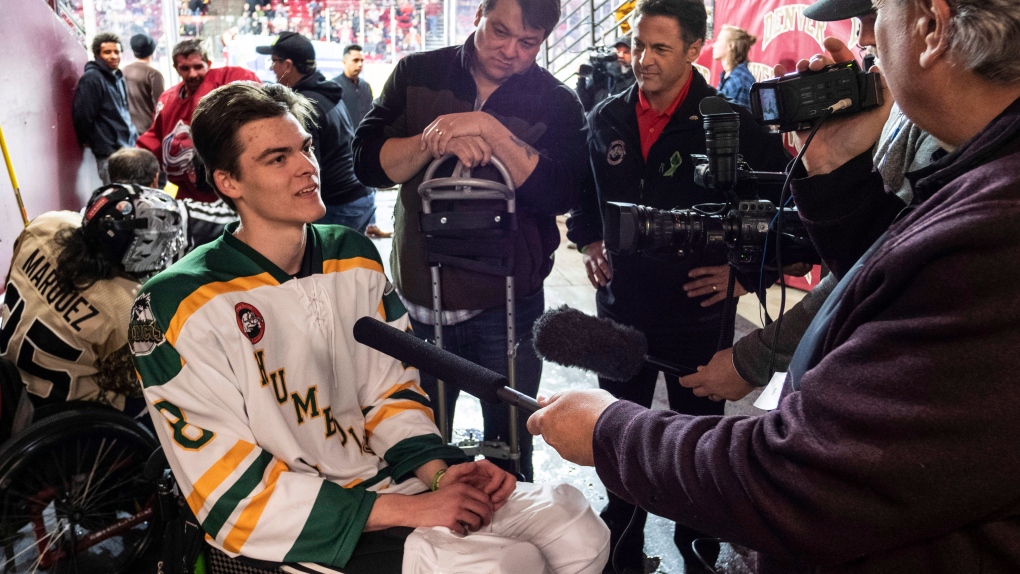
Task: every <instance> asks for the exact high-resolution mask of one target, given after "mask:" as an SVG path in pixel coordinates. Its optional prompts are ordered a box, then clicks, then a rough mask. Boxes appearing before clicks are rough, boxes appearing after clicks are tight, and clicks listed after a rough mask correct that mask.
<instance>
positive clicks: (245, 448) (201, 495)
mask: <svg viewBox="0 0 1020 574" xmlns="http://www.w3.org/2000/svg"><path fill="white" fill-rule="evenodd" d="M253 450H255V445H254V444H252V443H250V442H246V441H243V440H239V441H237V443H235V444H234V446H232V447H230V450H228V451H227V454H225V455H223V456H222V457H221V458H220V459H219V460H218V461H216V463H215V464H213V465H212V467H210V468H209V470H207V471H205V474H203V475H202V476H201V477H200V478H199V479H198V480H196V481H195V486H194V490H192V491H191V494H189V495H188V499H187V500H188V508H190V509H191V511H192V512H194V513H195V516H198V512H199V511H200V510H202V507H203V506H205V501H206V499H207V498H209V495H210V494H212V493H213V491H215V490H216V489H217V488H218V487H219V486H220V485H221V484H223V481H224V480H226V479H227V477H228V476H230V474H231V473H233V472H234V471H235V470H237V467H239V466H241V463H242V462H243V461H244V459H245V458H247V457H248V455H249V454H250V453H251V451H253Z"/></svg>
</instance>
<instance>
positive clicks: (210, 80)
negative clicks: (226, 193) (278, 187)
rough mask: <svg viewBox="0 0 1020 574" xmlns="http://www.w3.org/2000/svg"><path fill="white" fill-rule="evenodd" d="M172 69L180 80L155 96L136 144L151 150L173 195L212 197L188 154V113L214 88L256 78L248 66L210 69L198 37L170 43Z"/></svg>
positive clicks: (190, 155)
mask: <svg viewBox="0 0 1020 574" xmlns="http://www.w3.org/2000/svg"><path fill="white" fill-rule="evenodd" d="M171 57H172V59H173V64H174V70H175V71H176V72H177V73H178V74H180V76H181V83H179V84H177V85H175V86H172V87H171V88H170V89H168V90H167V91H165V92H163V95H161V96H160V97H159V103H157V104H156V115H155V117H153V120H152V127H150V128H149V131H147V132H145V133H144V134H142V135H141V136H139V137H138V142H137V144H136V145H137V146H138V147H140V148H144V149H147V150H149V151H151V152H152V153H153V154H155V155H156V157H157V158H158V159H159V163H160V166H162V168H163V171H165V172H166V174H167V179H169V180H170V183H172V184H174V185H176V186H177V188H178V189H177V197H178V198H180V199H185V198H188V199H195V200H198V201H215V200H216V195H215V194H214V193H212V192H211V191H208V190H203V189H201V187H200V186H199V185H198V183H197V173H196V171H195V165H194V163H192V161H191V158H192V156H193V155H194V153H195V152H194V147H193V146H192V143H191V116H192V114H194V112H195V107H196V106H198V102H199V101H200V100H201V99H202V98H203V97H204V96H205V95H206V94H208V93H209V92H211V91H213V90H214V89H216V88H218V87H220V86H222V85H224V84H228V83H230V82H236V81H239V80H253V81H258V77H256V76H255V74H254V73H253V72H251V71H249V70H246V69H244V68H238V67H236V66H224V67H222V68H216V69H214V70H213V69H210V66H212V61H210V59H209V54H208V53H206V51H205V48H203V47H202V45H201V43H199V41H198V40H184V41H182V42H180V43H178V44H177V45H176V46H174V51H173V53H172V54H171Z"/></svg>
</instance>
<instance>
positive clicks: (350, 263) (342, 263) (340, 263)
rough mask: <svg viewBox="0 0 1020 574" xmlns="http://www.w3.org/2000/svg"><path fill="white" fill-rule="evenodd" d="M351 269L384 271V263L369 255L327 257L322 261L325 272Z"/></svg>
mask: <svg viewBox="0 0 1020 574" xmlns="http://www.w3.org/2000/svg"><path fill="white" fill-rule="evenodd" d="M351 269H368V270H369V271H376V272H379V273H382V272H383V267H382V263H379V262H378V261H375V260H374V259H369V258H367V257H351V258H349V259H327V260H325V261H323V262H322V272H323V273H343V272H344V271H350V270H351Z"/></svg>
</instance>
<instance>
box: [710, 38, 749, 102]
mask: <svg viewBox="0 0 1020 574" xmlns="http://www.w3.org/2000/svg"><path fill="white" fill-rule="evenodd" d="M757 41H758V37H757V36H752V35H750V34H748V33H747V30H744V29H743V28H737V27H736V26H730V25H729V24H726V25H725V26H723V27H722V30H721V31H720V32H719V35H718V36H716V38H715V42H714V43H713V44H712V58H713V59H715V60H718V61H719V63H720V64H722V67H723V71H722V72H720V73H719V93H720V94H721V95H723V96H725V97H726V99H728V100H730V101H732V102H734V103H737V104H740V105H742V106H744V107H745V108H750V107H751V97H750V92H751V84H753V83H754V82H755V80H754V75H753V74H751V70H749V69H748V68H747V53H748V52H749V51H750V50H751V46H753V45H754V43H755V42H757Z"/></svg>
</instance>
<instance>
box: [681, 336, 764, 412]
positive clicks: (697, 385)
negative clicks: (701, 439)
mask: <svg viewBox="0 0 1020 574" xmlns="http://www.w3.org/2000/svg"><path fill="white" fill-rule="evenodd" d="M680 384H681V385H682V386H685V387H688V388H690V389H692V390H693V391H694V396H697V397H708V398H710V399H712V400H713V401H721V400H723V399H725V400H727V401H739V400H740V399H742V398H744V397H746V396H747V394H748V393H750V392H751V391H752V390H754V387H752V386H751V385H749V384H748V383H747V381H745V380H744V379H742V378H741V377H740V375H739V374H737V369H736V368H735V367H734V366H733V349H732V348H730V349H724V350H722V351H719V352H718V353H716V354H715V356H713V357H712V360H711V361H709V362H708V364H707V365H705V366H702V367H698V372H697V373H694V374H693V375H687V376H686V377H683V378H681V379H680Z"/></svg>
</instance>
